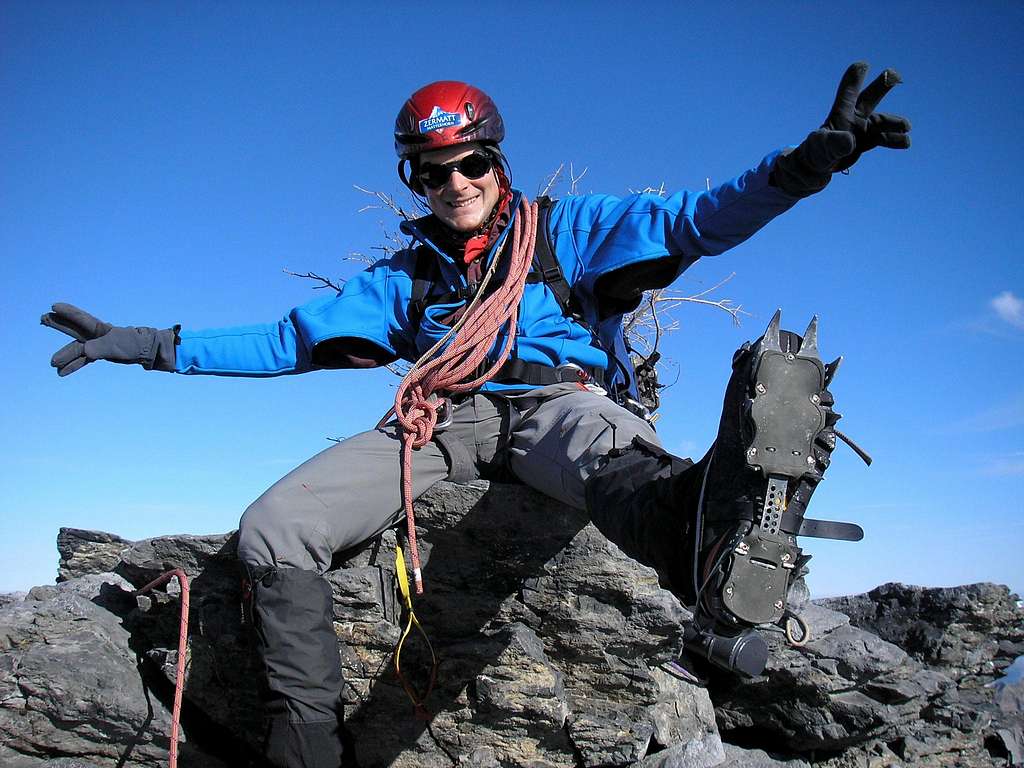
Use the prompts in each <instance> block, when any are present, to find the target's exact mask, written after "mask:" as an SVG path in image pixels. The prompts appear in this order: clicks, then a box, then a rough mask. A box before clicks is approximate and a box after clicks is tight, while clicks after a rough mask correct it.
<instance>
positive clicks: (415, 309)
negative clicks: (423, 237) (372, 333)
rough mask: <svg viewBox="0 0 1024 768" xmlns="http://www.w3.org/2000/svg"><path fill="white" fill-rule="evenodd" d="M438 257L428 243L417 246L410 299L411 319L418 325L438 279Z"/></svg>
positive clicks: (430, 302) (431, 302) (429, 302)
mask: <svg viewBox="0 0 1024 768" xmlns="http://www.w3.org/2000/svg"><path fill="white" fill-rule="evenodd" d="M437 276H438V269H437V258H436V254H435V253H434V251H433V250H432V249H431V248H430V247H429V246H427V245H419V246H417V247H416V267H415V269H414V270H413V273H412V297H411V299H410V301H409V321H410V322H411V323H412V324H413V325H414V326H418V325H419V324H420V320H421V319H422V317H423V313H424V312H425V311H426V309H427V307H428V306H429V305H430V304H434V303H436V302H434V301H430V300H429V299H428V296H429V295H430V288H431V286H433V284H434V281H435V280H436V279H437Z"/></svg>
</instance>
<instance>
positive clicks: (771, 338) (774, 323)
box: [761, 309, 782, 352]
mask: <svg viewBox="0 0 1024 768" xmlns="http://www.w3.org/2000/svg"><path fill="white" fill-rule="evenodd" d="M781 322H782V310H781V309H777V310H775V314H774V315H772V319H771V321H770V322H769V323H768V327H767V328H766V329H765V332H764V337H763V338H762V339H761V344H763V345H764V348H765V349H770V350H772V351H773V352H781V351H782V343H781V341H780V340H779V326H780V324H781Z"/></svg>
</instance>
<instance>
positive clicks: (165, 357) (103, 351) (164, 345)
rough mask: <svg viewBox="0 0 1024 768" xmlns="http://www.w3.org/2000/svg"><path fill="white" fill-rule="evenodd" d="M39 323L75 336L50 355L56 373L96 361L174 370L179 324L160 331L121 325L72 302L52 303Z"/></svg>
mask: <svg viewBox="0 0 1024 768" xmlns="http://www.w3.org/2000/svg"><path fill="white" fill-rule="evenodd" d="M39 322H40V323H42V324H43V325H48V326H49V327H50V328H56V329H57V330H58V331H60V332H61V333H66V334H67V335H68V336H71V337H73V338H75V339H77V341H72V342H71V343H69V344H66V345H65V346H63V347H61V348H60V349H59V350H57V353H56V354H55V355H54V356H53V357H52V358H50V365H52V366H53V367H54V368H56V369H57V375H58V376H67V375H68V374H69V373H74V372H75V371H77V370H78V369H79V368H81V367H82V366H83V365H86V364H87V363H91V362H93V361H95V360H109V361H110V362H112V363H139V364H140V365H141V366H142V367H143V368H145V369H146V370H153V369H154V368H155V369H156V370H158V371H173V370H175V368H174V346H175V344H176V343H177V337H178V329H179V328H180V326H177V325H176V326H174V328H168V329H166V330H163V331H158V330H157V329H156V328H135V327H127V328H120V327H117V326H114V325H111V324H110V323H105V322H103V321H102V320H99V319H97V318H95V317H93V316H92V315H90V314H89V313H88V312H86V311H85V310H83V309H79V308H78V307H76V306H73V305H71V304H54V305H53V311H52V312H47V313H46V314H45V315H43V316H42V317H41V318H40V319H39Z"/></svg>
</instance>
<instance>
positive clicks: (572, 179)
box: [569, 163, 589, 195]
mask: <svg viewBox="0 0 1024 768" xmlns="http://www.w3.org/2000/svg"><path fill="white" fill-rule="evenodd" d="M588 170H589V169H588V168H584V169H583V170H582V171H580V174H579V176H577V175H576V171H575V169H573V167H572V163H569V194H570V195H578V194H579V193H580V181H581V180H582V179H583V177H584V176H586V175H587V171H588Z"/></svg>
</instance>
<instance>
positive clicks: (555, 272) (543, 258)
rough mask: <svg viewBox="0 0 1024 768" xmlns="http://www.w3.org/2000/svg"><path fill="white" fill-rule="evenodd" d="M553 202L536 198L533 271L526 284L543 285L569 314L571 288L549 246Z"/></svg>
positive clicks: (553, 250) (544, 198) (548, 199)
mask: <svg viewBox="0 0 1024 768" xmlns="http://www.w3.org/2000/svg"><path fill="white" fill-rule="evenodd" d="M553 205H554V201H553V200H552V199H551V198H550V197H547V196H546V195H545V196H543V197H538V198H537V241H536V244H535V245H534V247H533V261H534V263H533V266H534V269H533V270H532V271H531V272H530V274H529V275H528V276H527V278H526V282H528V283H544V284H545V285H547V287H548V288H550V289H551V292H552V293H553V294H555V298H556V299H558V304H559V306H561V308H562V311H563V312H571V311H572V308H571V306H570V302H571V301H572V287H571V286H570V285H569V283H568V282H567V281H566V279H565V275H563V274H562V267H561V266H560V265H559V263H558V258H557V257H556V256H555V249H554V248H552V246H551V232H550V231H549V229H548V222H549V221H550V219H551V208H552V206H553Z"/></svg>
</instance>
